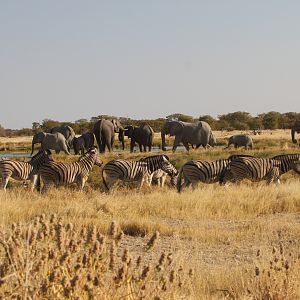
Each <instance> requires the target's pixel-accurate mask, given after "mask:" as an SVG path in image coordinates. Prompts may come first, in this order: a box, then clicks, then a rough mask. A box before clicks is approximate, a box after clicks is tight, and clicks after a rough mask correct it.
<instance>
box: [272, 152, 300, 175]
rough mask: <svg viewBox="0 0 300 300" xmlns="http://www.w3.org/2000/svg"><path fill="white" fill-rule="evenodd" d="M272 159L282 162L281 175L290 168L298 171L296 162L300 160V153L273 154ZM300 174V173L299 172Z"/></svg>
mask: <svg viewBox="0 0 300 300" xmlns="http://www.w3.org/2000/svg"><path fill="white" fill-rule="evenodd" d="M272 159H275V160H278V161H280V162H281V166H280V169H279V171H280V175H282V174H284V173H287V172H288V171H290V170H292V169H293V170H294V171H295V172H297V173H298V171H297V168H296V163H297V162H299V161H300V154H282V155H276V156H273V157H272ZM298 174H299V173H298Z"/></svg>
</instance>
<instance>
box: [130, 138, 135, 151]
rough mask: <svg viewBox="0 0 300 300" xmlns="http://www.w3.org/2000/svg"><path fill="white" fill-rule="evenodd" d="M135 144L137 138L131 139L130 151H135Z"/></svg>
mask: <svg viewBox="0 0 300 300" xmlns="http://www.w3.org/2000/svg"><path fill="white" fill-rule="evenodd" d="M134 146H135V140H133V139H131V141H130V152H133V150H134Z"/></svg>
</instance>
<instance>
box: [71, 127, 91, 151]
mask: <svg viewBox="0 0 300 300" xmlns="http://www.w3.org/2000/svg"><path fill="white" fill-rule="evenodd" d="M94 142H95V138H94V134H93V133H92V132H86V133H83V134H82V135H81V136H80V137H78V138H77V137H74V139H73V149H74V152H75V154H79V153H80V152H81V155H84V152H85V150H86V151H87V150H88V149H90V148H91V147H93V146H94Z"/></svg>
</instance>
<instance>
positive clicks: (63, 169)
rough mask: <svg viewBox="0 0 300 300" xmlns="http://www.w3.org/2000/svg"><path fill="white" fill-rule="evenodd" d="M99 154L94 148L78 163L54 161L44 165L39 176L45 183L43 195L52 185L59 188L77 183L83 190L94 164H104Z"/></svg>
mask: <svg viewBox="0 0 300 300" xmlns="http://www.w3.org/2000/svg"><path fill="white" fill-rule="evenodd" d="M97 153H98V151H97V149H96V148H94V147H93V148H91V149H89V150H88V151H87V152H86V153H85V154H84V155H83V156H81V157H80V158H79V160H78V161H76V162H72V163H62V162H54V161H53V162H49V163H47V164H44V165H43V166H42V167H41V168H40V169H39V175H40V177H41V179H42V180H43V183H44V186H43V189H42V193H45V192H46V191H47V190H48V188H49V187H50V186H52V185H55V186H59V185H67V184H71V183H76V184H77V186H78V187H79V188H80V189H81V190H82V189H83V187H84V184H85V182H86V180H87V179H88V175H89V173H90V171H91V170H92V168H93V166H94V164H95V165H97V166H101V165H102V163H103V162H102V161H101V160H100V158H99V157H98V155H97Z"/></svg>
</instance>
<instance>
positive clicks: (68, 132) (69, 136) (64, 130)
mask: <svg viewBox="0 0 300 300" xmlns="http://www.w3.org/2000/svg"><path fill="white" fill-rule="evenodd" d="M56 132H59V133H61V134H62V135H63V136H64V137H65V138H66V141H67V145H68V150H69V151H70V149H71V148H72V142H73V139H74V138H75V131H74V129H73V128H72V127H71V126H56V127H53V128H51V129H50V130H49V133H56Z"/></svg>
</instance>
